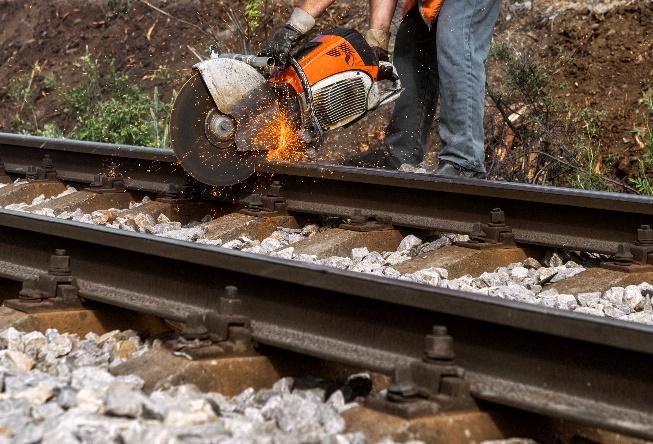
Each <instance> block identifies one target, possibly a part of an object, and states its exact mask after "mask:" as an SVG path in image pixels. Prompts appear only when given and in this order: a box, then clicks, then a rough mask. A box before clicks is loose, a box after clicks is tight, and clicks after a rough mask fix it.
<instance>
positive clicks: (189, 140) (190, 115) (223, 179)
mask: <svg viewBox="0 0 653 444" xmlns="http://www.w3.org/2000/svg"><path fill="white" fill-rule="evenodd" d="M214 110H216V106H215V103H214V102H213V99H212V98H211V96H210V94H209V91H208V89H207V88H206V85H205V84H204V81H203V80H202V78H201V77H200V76H199V75H198V74H195V75H194V76H193V77H191V78H190V79H189V80H188V81H187V82H186V83H185V84H184V86H183V87H182V89H181V90H180V91H179V94H178V95H177V98H176V99H175V103H174V106H173V108H172V113H171V116H170V141H171V145H172V149H173V151H174V152H175V155H176V156H177V159H178V160H179V162H180V163H181V166H182V167H183V168H184V170H186V171H187V172H188V173H189V174H190V175H191V176H193V177H194V178H195V179H197V180H198V181H200V182H202V183H205V184H208V185H214V186H230V185H235V184H237V183H240V182H242V181H244V180H245V179H247V178H248V177H249V176H251V175H252V173H254V169H255V167H256V164H257V163H258V162H259V161H260V160H261V159H263V158H264V157H265V153H258V152H253V153H252V152H239V151H238V150H237V148H236V145H235V143H224V144H220V145H219V146H218V145H215V144H213V143H211V141H210V140H209V138H208V137H207V132H206V122H207V116H208V115H209V113H211V112H212V111H213V112H215V111H214Z"/></svg>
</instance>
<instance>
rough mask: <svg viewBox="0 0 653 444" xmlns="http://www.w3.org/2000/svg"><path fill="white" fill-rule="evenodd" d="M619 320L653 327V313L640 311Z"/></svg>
mask: <svg viewBox="0 0 653 444" xmlns="http://www.w3.org/2000/svg"><path fill="white" fill-rule="evenodd" d="M619 319H621V320H622V321H631V322H639V323H641V324H649V325H653V312H652V311H640V312H637V313H630V314H628V315H625V316H622V317H620V318H619Z"/></svg>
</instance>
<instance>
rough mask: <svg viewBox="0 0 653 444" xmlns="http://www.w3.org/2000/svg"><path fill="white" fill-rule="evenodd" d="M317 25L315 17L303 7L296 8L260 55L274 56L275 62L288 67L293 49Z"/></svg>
mask: <svg viewBox="0 0 653 444" xmlns="http://www.w3.org/2000/svg"><path fill="white" fill-rule="evenodd" d="M313 26H315V18H314V17H313V16H312V15H311V14H309V13H308V12H306V11H304V10H303V9H302V8H295V9H294V10H293V12H292V15H291V16H290V19H289V20H288V23H286V26H284V27H283V28H281V29H279V30H277V32H275V33H274V35H273V36H272V38H271V39H270V41H269V42H268V44H267V45H266V46H265V47H264V48H263V49H262V50H261V52H260V53H259V55H260V56H264V57H272V58H274V61H275V64H276V65H278V66H280V67H282V68H286V67H287V66H288V64H289V63H290V57H291V56H292V53H293V50H294V49H296V48H297V46H298V45H299V43H300V42H301V41H302V39H303V38H304V35H305V34H307V33H308V32H309V31H310V30H311V29H313Z"/></svg>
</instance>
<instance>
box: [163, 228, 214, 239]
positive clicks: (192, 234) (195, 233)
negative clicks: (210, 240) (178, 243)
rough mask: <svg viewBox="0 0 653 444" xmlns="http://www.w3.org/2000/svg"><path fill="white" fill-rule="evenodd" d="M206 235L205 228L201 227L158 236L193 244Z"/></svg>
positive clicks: (173, 231) (182, 229)
mask: <svg viewBox="0 0 653 444" xmlns="http://www.w3.org/2000/svg"><path fill="white" fill-rule="evenodd" d="M204 233H206V228H204V227H203V226H201V225H198V226H196V227H189V228H181V229H179V230H172V231H166V232H165V233H160V234H159V236H161V237H167V238H170V239H176V240H183V241H189V242H193V241H195V240H197V239H199V238H200V237H202V236H203V235H204Z"/></svg>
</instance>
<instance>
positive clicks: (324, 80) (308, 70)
mask: <svg viewBox="0 0 653 444" xmlns="http://www.w3.org/2000/svg"><path fill="white" fill-rule="evenodd" d="M194 70H195V71H196V72H195V74H194V75H193V77H191V78H190V79H189V80H188V81H187V82H186V84H185V85H184V86H183V88H182V89H181V90H180V92H179V94H178V95H177V98H176V99H175V103H174V105H173V109H172V114H171V118H170V140H171V144H172V148H173V150H174V152H175V154H176V156H177V158H178V159H179V161H180V163H181V165H182V166H183V168H184V169H185V170H186V171H187V172H188V173H189V174H190V175H191V176H193V177H194V178H195V179H197V180H198V181H200V182H203V183H206V184H209V185H214V186H230V185H235V184H237V183H240V182H242V181H244V180H245V179H247V178H248V177H249V176H251V175H252V173H254V171H255V168H256V165H257V164H258V163H260V162H261V161H262V160H265V159H282V160H304V159H310V158H313V157H315V155H316V153H317V149H318V148H319V147H320V145H321V144H322V142H323V140H324V134H325V133H326V132H327V131H330V130H333V129H336V128H340V127H343V126H346V125H349V124H351V123H353V122H355V121H357V120H358V119H360V118H361V117H363V116H364V115H365V114H366V113H367V112H368V111H371V110H374V109H376V108H377V107H378V106H380V105H382V104H385V103H388V102H391V101H393V100H395V99H396V98H397V97H398V96H399V94H400V93H401V91H402V87H401V83H400V81H399V78H398V76H397V73H396V70H395V69H394V67H393V66H392V64H390V63H388V62H379V60H378V58H377V56H376V55H375V52H374V51H373V50H372V48H371V47H370V46H369V45H368V43H367V42H366V41H365V39H364V38H363V36H362V35H361V34H360V33H358V32H357V31H355V30H352V29H346V28H336V29H331V30H329V31H326V32H323V33H322V34H319V35H316V36H314V37H313V38H312V39H310V40H309V41H307V43H306V44H305V45H304V46H303V47H301V48H300V49H299V50H298V51H297V52H296V53H295V54H294V55H293V58H292V59H291V62H290V66H288V67H287V68H278V67H275V66H274V62H273V59H272V58H267V57H256V56H251V55H240V54H212V56H211V58H210V59H208V60H205V61H203V62H200V63H198V64H197V65H195V66H194Z"/></svg>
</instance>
